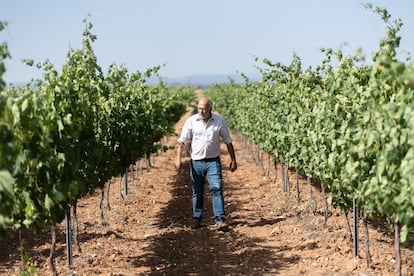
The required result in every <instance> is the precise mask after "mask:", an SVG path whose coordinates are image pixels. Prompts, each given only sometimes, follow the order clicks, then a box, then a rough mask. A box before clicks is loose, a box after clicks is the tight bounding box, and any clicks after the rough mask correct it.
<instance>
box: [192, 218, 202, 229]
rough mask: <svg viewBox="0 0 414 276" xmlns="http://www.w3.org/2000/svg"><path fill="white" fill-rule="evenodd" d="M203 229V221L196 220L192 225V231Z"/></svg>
mask: <svg viewBox="0 0 414 276" xmlns="http://www.w3.org/2000/svg"><path fill="white" fill-rule="evenodd" d="M199 228H201V220H199V219H195V220H194V221H193V224H192V225H191V229H199Z"/></svg>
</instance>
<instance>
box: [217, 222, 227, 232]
mask: <svg viewBox="0 0 414 276" xmlns="http://www.w3.org/2000/svg"><path fill="white" fill-rule="evenodd" d="M216 228H217V231H222V232H227V231H229V227H228V225H227V223H225V222H224V221H219V222H217V223H216Z"/></svg>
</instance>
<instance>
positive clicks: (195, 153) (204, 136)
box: [178, 113, 232, 160]
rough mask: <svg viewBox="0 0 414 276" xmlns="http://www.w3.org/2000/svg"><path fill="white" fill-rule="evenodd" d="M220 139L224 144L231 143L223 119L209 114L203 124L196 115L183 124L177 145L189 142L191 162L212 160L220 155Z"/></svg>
mask: <svg viewBox="0 0 414 276" xmlns="http://www.w3.org/2000/svg"><path fill="white" fill-rule="evenodd" d="M220 138H221V139H222V140H223V142H224V143H225V144H230V143H232V139H231V137H230V132H229V128H228V127H227V123H226V121H225V120H224V118H223V117H221V116H219V115H217V114H214V113H211V118H210V120H209V121H208V123H207V124H204V122H203V120H202V119H200V117H199V115H198V114H195V115H193V116H191V117H190V118H188V119H187V121H186V122H185V123H184V126H183V129H182V131H181V135H180V137H179V138H178V142H179V143H184V144H185V143H187V141H191V149H190V155H191V159H193V160H202V159H205V158H214V157H217V156H219V155H220Z"/></svg>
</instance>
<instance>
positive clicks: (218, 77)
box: [149, 74, 261, 88]
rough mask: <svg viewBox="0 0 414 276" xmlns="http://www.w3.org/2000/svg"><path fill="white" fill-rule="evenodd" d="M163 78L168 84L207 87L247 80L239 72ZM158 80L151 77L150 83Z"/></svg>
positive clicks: (255, 76) (249, 76)
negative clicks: (231, 81)
mask: <svg viewBox="0 0 414 276" xmlns="http://www.w3.org/2000/svg"><path fill="white" fill-rule="evenodd" d="M161 78H162V80H163V81H164V82H165V83H166V84H168V85H192V86H199V87H202V88H206V87H208V86H210V85H213V84H226V83H230V80H233V81H234V82H236V83H244V82H245V80H244V79H243V77H242V76H240V75H237V74H230V75H226V74H207V75H188V76H184V77H180V78H169V77H161ZM247 78H248V79H249V81H252V82H255V81H260V80H261V76H260V75H259V74H257V75H253V74H251V75H247ZM153 82H155V83H156V82H158V80H157V79H150V80H149V83H153Z"/></svg>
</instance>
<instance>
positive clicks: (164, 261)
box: [132, 161, 298, 275]
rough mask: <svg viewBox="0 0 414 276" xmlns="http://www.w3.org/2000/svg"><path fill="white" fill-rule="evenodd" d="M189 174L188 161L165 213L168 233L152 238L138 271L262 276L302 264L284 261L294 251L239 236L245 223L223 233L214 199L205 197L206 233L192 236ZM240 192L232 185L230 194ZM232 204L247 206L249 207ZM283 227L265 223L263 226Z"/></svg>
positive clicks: (162, 216) (139, 259)
mask: <svg viewBox="0 0 414 276" xmlns="http://www.w3.org/2000/svg"><path fill="white" fill-rule="evenodd" d="M188 171H189V162H188V161H187V162H184V163H183V168H182V170H181V171H180V172H179V173H177V175H176V177H175V179H174V180H173V181H172V182H171V183H170V187H171V193H172V195H173V198H172V200H170V202H169V203H168V204H167V206H166V207H165V208H164V209H162V210H161V212H160V214H159V220H158V225H159V227H160V228H165V230H166V231H165V232H164V233H163V234H161V235H158V236H151V237H150V246H148V248H145V249H144V250H145V254H144V255H141V256H139V257H138V256H137V257H136V259H135V260H132V263H133V265H134V266H137V267H138V266H150V267H151V273H150V274H149V275H253V274H261V275H262V274H263V273H266V272H270V271H273V272H275V271H277V270H278V268H280V267H282V266H284V265H287V264H289V265H291V264H292V263H294V262H297V261H298V258H296V257H293V258H292V257H288V258H286V257H284V254H283V251H284V250H289V249H288V248H266V247H264V246H262V245H260V244H259V243H260V242H261V240H258V239H252V238H248V237H245V236H243V235H241V234H239V233H237V232H236V231H233V230H234V228H236V227H237V226H238V224H239V223H240V221H241V220H237V221H233V223H230V231H229V232H225V233H224V232H217V231H216V230H215V229H214V227H213V226H212V225H211V224H212V223H213V218H212V211H211V198H210V196H209V193H206V195H205V196H206V200H205V216H204V217H205V219H204V223H203V227H202V228H201V229H198V230H192V229H191V228H190V227H189V225H190V224H191V222H192V219H191V218H192V211H191V184H190V180H189V176H188V174H187V172H188ZM206 185H208V184H206ZM237 186H238V185H237V183H231V182H230V183H229V182H226V189H227V190H229V189H232V188H233V187H237ZM206 188H207V187H206ZM206 191H208V189H206ZM232 204H235V205H237V206H241V205H243V204H246V205H247V202H232ZM226 211H227V210H226ZM227 216H231V211H230V213H229V212H228V211H227ZM238 221H239V222H238ZM277 222H278V221H271V222H269V221H263V220H261V221H260V222H259V223H258V224H259V225H260V224H264V223H277ZM246 225H249V223H247V224H246ZM254 225H256V223H254ZM275 252H277V253H276V254H275ZM154 264H156V265H154Z"/></svg>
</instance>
